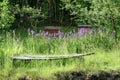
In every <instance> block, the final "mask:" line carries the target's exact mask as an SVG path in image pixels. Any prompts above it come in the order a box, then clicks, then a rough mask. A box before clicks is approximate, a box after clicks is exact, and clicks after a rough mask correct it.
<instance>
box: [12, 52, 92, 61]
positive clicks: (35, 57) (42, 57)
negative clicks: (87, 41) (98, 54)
mask: <svg viewBox="0 0 120 80" xmlns="http://www.w3.org/2000/svg"><path fill="white" fill-rule="evenodd" d="M92 54H94V53H93V52H92V53H87V54H71V55H70V54H66V55H26V56H22V55H18V56H12V59H13V60H50V59H65V58H78V57H82V56H87V55H92Z"/></svg>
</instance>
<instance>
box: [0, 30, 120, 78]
mask: <svg viewBox="0 0 120 80" xmlns="http://www.w3.org/2000/svg"><path fill="white" fill-rule="evenodd" d="M18 31H20V32H18ZM29 33H31V32H27V30H26V29H25V30H23V29H22V30H14V31H9V32H5V33H1V39H0V40H1V41H0V44H1V45H0V49H1V52H0V55H1V56H2V57H1V56H0V57H1V65H0V68H1V70H0V71H1V72H0V73H1V74H0V78H1V79H6V78H10V79H12V80H16V79H18V78H19V77H21V76H25V75H29V76H31V77H33V78H34V79H36V78H38V77H42V78H48V79H49V78H50V79H53V78H54V77H53V76H54V75H55V74H57V73H60V72H67V71H81V70H82V71H93V72H99V70H103V71H104V70H105V71H107V70H117V69H119V67H120V66H119V64H120V54H119V48H120V45H118V46H117V47H116V46H115V44H114V37H113V35H112V34H108V33H107V32H101V33H93V34H90V35H84V36H82V37H78V36H77V33H72V32H68V33H64V35H63V33H60V35H59V36H53V37H51V36H45V33H44V32H40V36H35V35H33V34H32V33H31V35H28V34H29ZM24 34H26V35H24ZM23 35H24V36H23ZM88 52H95V53H96V54H95V55H92V56H87V57H85V59H84V60H81V59H66V60H55V61H54V60H53V61H48V60H43V61H37V60H33V61H30V62H27V63H25V62H24V61H20V60H18V61H16V62H15V63H14V64H12V59H11V56H13V55H21V54H22V55H27V54H29V55H30V54H33V55H45V54H46V55H50V54H57V55H61V54H73V53H78V54H79V53H88ZM55 80H56V78H55Z"/></svg>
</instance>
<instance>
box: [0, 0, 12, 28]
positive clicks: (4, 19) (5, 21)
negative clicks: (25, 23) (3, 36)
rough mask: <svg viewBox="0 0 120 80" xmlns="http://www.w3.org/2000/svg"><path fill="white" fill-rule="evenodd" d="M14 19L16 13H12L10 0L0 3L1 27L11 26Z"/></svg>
mask: <svg viewBox="0 0 120 80" xmlns="http://www.w3.org/2000/svg"><path fill="white" fill-rule="evenodd" d="M13 21H14V14H12V13H11V11H10V7H9V2H8V0H3V2H1V3H0V28H2V29H3V28H9V27H11V25H12V23H13Z"/></svg>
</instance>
